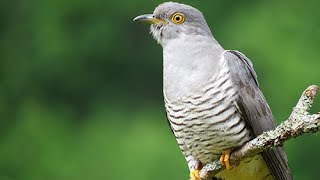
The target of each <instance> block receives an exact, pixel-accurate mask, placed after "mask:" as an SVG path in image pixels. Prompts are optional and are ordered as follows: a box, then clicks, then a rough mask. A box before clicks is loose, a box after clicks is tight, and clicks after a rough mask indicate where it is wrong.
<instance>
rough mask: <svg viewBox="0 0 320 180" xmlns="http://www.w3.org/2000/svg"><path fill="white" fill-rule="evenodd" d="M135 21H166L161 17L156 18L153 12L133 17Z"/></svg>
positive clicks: (156, 22) (155, 22) (150, 22)
mask: <svg viewBox="0 0 320 180" xmlns="http://www.w3.org/2000/svg"><path fill="white" fill-rule="evenodd" d="M133 21H141V22H146V23H149V24H158V23H166V22H165V21H163V20H161V19H157V18H155V17H154V16H153V14H143V15H140V16H137V17H135V18H134V19H133Z"/></svg>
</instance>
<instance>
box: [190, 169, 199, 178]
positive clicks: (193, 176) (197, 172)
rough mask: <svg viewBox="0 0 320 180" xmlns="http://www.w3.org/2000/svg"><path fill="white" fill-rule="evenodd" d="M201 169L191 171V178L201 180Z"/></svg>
mask: <svg viewBox="0 0 320 180" xmlns="http://www.w3.org/2000/svg"><path fill="white" fill-rule="evenodd" d="M199 172H200V171H199V170H198V169H196V170H193V171H191V172H190V180H201V177H200V174H199Z"/></svg>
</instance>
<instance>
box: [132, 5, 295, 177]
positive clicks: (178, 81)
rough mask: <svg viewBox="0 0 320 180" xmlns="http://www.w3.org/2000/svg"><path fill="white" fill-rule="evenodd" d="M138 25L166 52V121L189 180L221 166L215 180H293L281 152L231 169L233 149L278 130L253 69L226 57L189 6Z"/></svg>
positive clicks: (163, 10)
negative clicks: (148, 27)
mask: <svg viewBox="0 0 320 180" xmlns="http://www.w3.org/2000/svg"><path fill="white" fill-rule="evenodd" d="M134 20H135V21H138V20H139V21H143V22H148V23H150V24H151V33H152V34H153V36H154V38H155V39H156V40H157V41H158V43H159V44H160V45H161V46H162V48H163V93H164V101H165V107H166V112H167V117H168V121H169V124H170V127H171V129H172V131H173V133H174V135H175V137H176V139H177V142H178V145H179V147H180V149H181V151H182V153H183V155H184V156H185V158H186V161H187V163H188V166H189V169H190V177H191V179H192V180H199V179H200V177H199V170H200V169H201V168H202V166H203V165H205V164H207V163H208V162H210V161H212V160H217V159H219V158H220V161H221V162H222V163H223V164H225V165H226V170H224V171H222V172H220V173H219V174H217V175H216V177H215V178H219V179H220V178H221V179H227V180H230V179H237V180H240V179H245V180H254V179H257V180H258V179H277V180H288V179H292V176H291V172H290V169H289V167H288V164H287V157H286V154H285V152H284V150H283V148H282V147H278V148H274V149H273V150H270V151H265V152H263V153H261V154H259V155H257V156H255V157H252V158H249V159H245V160H243V161H242V162H240V164H238V165H236V166H234V167H231V166H230V164H229V154H230V152H231V151H232V150H233V149H235V148H237V147H240V146H241V145H243V144H244V143H245V142H247V141H249V140H250V139H253V138H254V137H256V136H257V135H260V134H261V133H262V132H264V131H268V130H271V129H274V128H275V122H274V118H273V116H272V113H271V110H270V108H269V106H268V104H267V102H266V100H265V98H264V96H263V94H262V92H261V90H260V89H259V84H258V81H257V75H256V72H255V71H254V69H253V66H252V63H251V61H250V60H249V59H248V58H247V57H246V56H245V55H243V54H242V53H240V52H239V51H235V50H224V49H223V47H221V45H220V44H219V43H218V42H217V41H216V39H215V38H214V37H213V35H212V33H211V31H210V29H209V27H208V25H207V23H206V21H205V19H204V17H203V15H202V13H201V12H200V11H199V10H197V9H196V8H193V7H191V6H189V5H185V4H180V3H175V2H166V3H163V4H160V5H159V6H158V7H157V8H156V9H155V10H154V12H153V14H145V15H141V16H138V17H136V18H135V19H134ZM235 30H236V29H235Z"/></svg>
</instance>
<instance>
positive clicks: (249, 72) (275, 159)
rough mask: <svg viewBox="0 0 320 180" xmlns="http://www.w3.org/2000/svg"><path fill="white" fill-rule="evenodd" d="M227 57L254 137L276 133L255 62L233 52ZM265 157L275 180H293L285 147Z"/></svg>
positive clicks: (242, 109)
mask: <svg viewBox="0 0 320 180" xmlns="http://www.w3.org/2000/svg"><path fill="white" fill-rule="evenodd" d="M223 56H224V58H225V59H226V60H227V62H228V66H229V68H230V72H231V77H232V80H233V81H234V83H235V84H236V85H237V86H238V91H239V97H238V99H237V104H238V106H239V109H240V111H241V114H242V116H243V118H244V119H245V120H246V122H247V124H248V125H249V127H250V129H251V131H252V134H254V136H258V135H260V134H261V133H262V132H265V131H269V130H272V129H274V128H275V122H274V118H273V115H272V113H271V110H270V107H269V105H268V103H267V102H266V100H265V98H264V96H263V94H262V92H261V90H260V88H259V84H258V81H257V75H256V73H255V71H254V69H253V66H252V63H251V61H250V60H249V59H248V58H247V57H246V56H245V55H243V54H242V53H240V52H238V51H233V50H228V51H225V52H224V53H223ZM261 154H262V156H263V158H264V160H265V162H266V164H267V165H268V167H269V169H270V171H271V173H272V174H273V176H274V177H275V179H277V180H290V179H292V175H291V172H290V169H289V166H288V162H287V161H288V160H287V157H286V154H285V152H284V149H283V147H277V148H274V149H272V150H269V151H264V152H263V153H261Z"/></svg>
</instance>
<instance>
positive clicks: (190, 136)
mask: <svg viewBox="0 0 320 180" xmlns="http://www.w3.org/2000/svg"><path fill="white" fill-rule="evenodd" d="M235 111H236V110H235V108H231V109H230V110H227V111H226V112H225V114H221V115H220V116H219V117H212V118H209V119H198V120H196V121H197V122H194V124H197V125H189V127H190V126H191V128H188V127H186V129H188V131H181V132H176V136H178V137H180V138H179V141H180V143H179V144H180V145H181V144H183V146H180V148H181V149H182V150H183V151H185V152H187V153H188V154H192V155H193V156H194V157H195V158H196V159H197V160H199V161H200V162H201V163H202V164H207V163H208V162H209V161H212V160H213V159H217V158H219V157H220V155H221V153H222V151H223V150H226V149H232V148H235V147H238V146H241V145H242V144H244V143H245V142H247V141H248V140H249V139H250V133H249V130H248V129H247V128H246V126H245V122H244V121H243V120H241V118H240V115H238V114H237V113H236V112H235ZM225 116H228V117H229V118H228V119H225V120H224V121H223V123H222V122H221V121H222V120H221V119H223V118H224V117H225ZM215 122H217V123H215ZM200 124H201V125H200ZM187 126H188V125H187Z"/></svg>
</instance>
